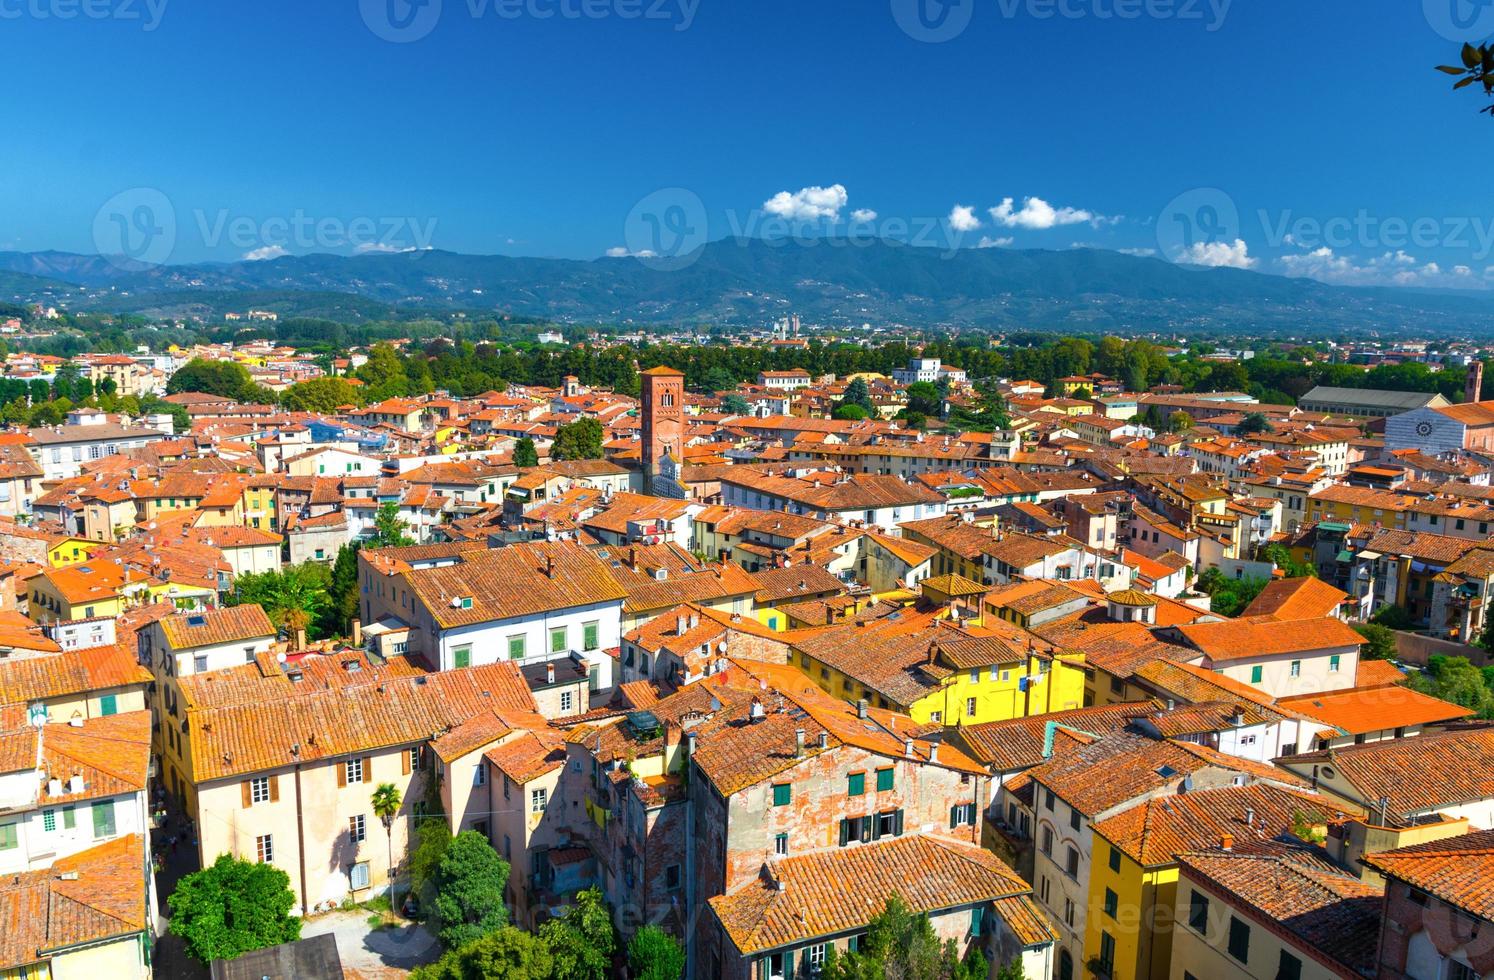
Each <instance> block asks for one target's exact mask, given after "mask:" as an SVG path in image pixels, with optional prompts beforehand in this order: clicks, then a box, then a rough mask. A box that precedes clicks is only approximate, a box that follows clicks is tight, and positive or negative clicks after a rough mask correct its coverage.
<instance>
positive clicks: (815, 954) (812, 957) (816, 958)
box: [804, 943, 830, 973]
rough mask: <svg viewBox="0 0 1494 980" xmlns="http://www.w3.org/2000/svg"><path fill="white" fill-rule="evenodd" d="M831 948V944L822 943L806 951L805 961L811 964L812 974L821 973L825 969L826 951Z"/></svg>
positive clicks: (810, 970)
mask: <svg viewBox="0 0 1494 980" xmlns="http://www.w3.org/2000/svg"><path fill="white" fill-rule="evenodd" d="M829 948H830V944H829V943H820V944H818V945H816V946H811V947H809V948H808V949H807V950H805V951H804V961H805V962H806V963H808V964H809V972H810V973H819V972H820V971H821V970H823V969H824V968H825V950H827V949H829Z"/></svg>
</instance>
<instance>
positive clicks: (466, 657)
mask: <svg viewBox="0 0 1494 980" xmlns="http://www.w3.org/2000/svg"><path fill="white" fill-rule="evenodd" d="M451 659H452V663H453V664H454V665H455V666H457V667H469V666H471V665H472V648H471V647H467V646H463V647H457V648H456V649H455V650H453V651H452V655H451Z"/></svg>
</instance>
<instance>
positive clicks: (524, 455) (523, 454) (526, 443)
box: [514, 436, 540, 466]
mask: <svg viewBox="0 0 1494 980" xmlns="http://www.w3.org/2000/svg"><path fill="white" fill-rule="evenodd" d="M539 462H540V459H539V450H538V449H536V448H534V440H533V439H531V438H529V437H528V436H524V437H523V438H522V439H520V440H519V441H518V442H516V443H514V465H515V466H538V465H539Z"/></svg>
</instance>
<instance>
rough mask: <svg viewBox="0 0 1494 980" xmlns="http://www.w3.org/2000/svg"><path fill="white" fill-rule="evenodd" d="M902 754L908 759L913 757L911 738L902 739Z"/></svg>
mask: <svg viewBox="0 0 1494 980" xmlns="http://www.w3.org/2000/svg"><path fill="white" fill-rule="evenodd" d="M903 755H905V756H907V757H908V758H910V759H911V758H913V740H912V739H911V738H905V739H903Z"/></svg>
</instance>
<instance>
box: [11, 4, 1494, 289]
mask: <svg viewBox="0 0 1494 980" xmlns="http://www.w3.org/2000/svg"><path fill="white" fill-rule="evenodd" d="M87 2H88V3H89V4H90V5H91V6H90V7H88V8H86V9H89V10H91V11H92V12H93V13H94V14H95V15H103V16H85V15H84V14H82V13H79V14H78V15H77V16H73V17H70V18H64V17H62V16H60V15H62V14H66V13H69V12H73V11H77V10H81V9H85V8H82V7H81V6H80V5H81V4H82V3H83V0H0V28H3V29H4V31H5V32H6V33H5V36H6V38H7V40H8V41H9V43H8V44H7V45H6V46H5V49H6V54H7V60H8V68H9V71H10V74H11V77H12V78H13V79H14V80H18V81H15V82H13V86H12V96H11V98H9V99H7V100H6V107H5V110H4V113H5V116H6V121H7V123H8V125H7V126H6V127H5V132H6V136H7V139H6V147H5V150H4V157H5V166H4V167H0V208H3V210H0V214H3V215H4V220H3V222H0V247H3V248H17V249H26V250H36V249H44V248H58V249H64V250H69V251H79V252H95V251H99V250H100V248H102V247H104V246H105V245H107V244H109V243H110V242H111V241H113V240H114V238H111V236H115V237H116V238H117V236H119V235H122V234H130V233H132V232H131V231H130V226H131V225H133V224H135V223H136V222H137V221H139V220H142V219H141V218H140V205H139V202H140V201H142V200H144V201H146V202H147V203H148V204H149V205H150V208H151V210H150V212H149V216H150V217H151V218H152V219H155V220H154V221H153V223H154V224H155V225H159V224H160V222H159V220H158V219H159V216H160V214H161V213H162V212H164V213H165V217H166V219H167V220H169V221H170V222H171V227H172V229H173V230H174V234H173V235H172V236H170V238H171V241H170V248H169V250H168V251H166V252H165V254H157V255H154V256H152V257H153V258H164V259H166V260H169V261H173V262H181V261H195V260H201V259H214V260H229V259H237V258H240V257H243V256H245V255H255V256H273V255H277V254H281V253H282V251H289V252H310V251H338V252H350V251H354V250H357V249H359V248H360V247H361V248H363V249H368V248H384V249H393V248H410V247H424V246H427V245H430V246H434V247H438V248H446V249H452V250H456V251H464V252H483V253H489V252H497V253H507V254H515V255H547V256H567V257H578V258H591V257H596V256H600V255H603V254H604V253H606V252H607V251H608V250H609V249H611V250H614V251H631V252H639V251H642V250H645V249H650V248H651V245H652V244H656V243H658V242H659V241H660V240H659V239H656V238H655V237H654V232H653V228H654V225H653V224H651V223H650V222H653V221H656V220H657V221H661V222H662V225H663V232H662V234H663V236H664V240H662V243H663V244H664V245H666V246H668V245H669V244H670V242H669V241H668V239H671V238H673V239H675V240H676V242H677V241H678V240H680V239H681V238H682V237H688V236H696V237H710V238H718V237H721V236H723V235H725V234H728V233H731V232H733V231H746V232H749V233H760V232H763V231H766V232H768V233H774V232H778V231H783V230H794V231H810V230H817V229H818V230H823V229H825V228H829V227H832V226H834V227H836V228H838V229H839V230H841V231H844V230H845V229H846V228H847V227H848V224H849V223H850V222H851V219H852V215H853V212H857V211H873V212H875V213H876V218H875V219H872V218H869V217H868V216H867V215H866V214H862V215H861V218H862V219H863V220H862V221H861V222H860V224H859V225H858V226H857V227H858V228H859V229H860V232H861V233H865V234H890V235H894V236H902V237H915V238H917V239H919V240H926V241H931V242H934V241H937V242H938V243H939V244H949V243H953V244H956V245H959V246H969V247H975V246H977V245H979V244H981V243H982V242H983V241H984V243H985V244H987V245H995V246H998V247H1001V246H1007V247H1019V248H1024V247H1040V248H1068V247H1072V246H1074V245H1076V244H1091V245H1095V246H1098V247H1105V248H1117V249H1120V248H1125V249H1131V250H1136V251H1142V252H1145V251H1150V252H1153V253H1157V254H1160V255H1161V256H1163V257H1166V258H1169V259H1174V260H1188V261H1195V262H1202V263H1206V264H1226V265H1238V266H1243V267H1250V268H1255V269H1258V270H1260V271H1265V272H1278V273H1290V274H1310V275H1316V276H1318V277H1319V278H1325V279H1329V280H1333V281H1340V282H1402V283H1406V284H1420V285H1446V286H1470V287H1474V286H1482V285H1484V284H1485V283H1486V282H1487V283H1494V272H1488V273H1487V275H1486V270H1489V269H1490V267H1494V195H1491V182H1490V181H1489V180H1488V177H1487V173H1486V171H1485V168H1484V167H1483V166H1482V163H1483V160H1484V159H1485V158H1486V155H1487V151H1488V148H1489V147H1490V146H1491V145H1494V122H1491V121H1490V120H1489V119H1488V118H1487V117H1485V116H1479V115H1477V114H1476V109H1477V108H1478V106H1479V104H1480V103H1479V102H1478V100H1477V97H1476V96H1474V95H1473V94H1472V93H1471V92H1466V91H1465V92H1462V93H1458V94H1454V93H1452V92H1450V91H1449V81H1450V80H1448V79H1446V78H1444V77H1443V76H1439V75H1437V74H1435V73H1434V72H1433V71H1432V70H1431V68H1432V66H1433V65H1434V64H1437V63H1441V62H1448V61H1453V60H1455V59H1456V49H1457V45H1456V44H1455V43H1454V42H1453V41H1452V40H1450V39H1449V36H1448V35H1451V34H1455V33H1457V31H1456V30H1455V29H1454V28H1453V26H1452V23H1451V20H1450V17H1449V15H1450V8H1449V7H1448V5H1450V4H1452V3H1467V2H1468V0H1426V3H1425V4H1423V3H1420V2H1417V0H1411V2H1407V0H1357V2H1351V0H1313V2H1311V3H1302V2H1300V0H1297V2H1287V0H1254V2H1244V0H1237V2H1232V3H1231V2H1227V0H1212V2H1211V0H1063V2H1062V3H1060V2H1059V0H962V2H963V3H964V4H965V5H967V6H964V7H958V6H957V7H953V8H950V9H948V10H946V11H944V12H945V13H946V14H948V16H949V18H950V19H946V20H945V21H943V27H935V28H933V29H931V31H932V33H930V32H929V31H926V30H925V29H924V28H921V27H919V26H918V25H919V23H920V22H919V21H918V20H917V19H916V18H913V17H912V13H916V11H914V9H913V4H915V3H917V2H928V3H933V2H937V0H860V2H855V0H792V2H791V0H584V2H583V0H425V2H426V3H427V4H432V3H438V4H439V7H440V9H439V11H436V10H435V9H434V7H432V6H426V7H424V8H418V9H415V10H414V11H413V12H412V14H411V16H412V17H413V19H412V20H411V21H410V23H411V28H410V31H409V32H407V33H406V34H404V35H400V34H399V33H398V31H397V30H396V29H394V28H393V27H391V24H392V21H391V20H390V19H389V17H390V15H389V13H388V11H389V9H391V8H389V6H388V4H390V3H392V4H393V8H392V9H393V11H394V16H395V17H396V18H399V17H402V16H404V15H405V14H406V13H407V12H409V11H408V10H407V6H406V0H361V2H360V0H316V2H306V0H296V2H292V0H257V2H255V3H253V4H247V3H237V4H236V3H221V2H212V0H149V2H147V0H87ZM500 5H501V11H502V12H501V14H500V12H499V11H500ZM475 9H476V10H479V11H481V13H480V14H479V15H477V16H474V10H475ZM1469 11H1471V13H1470V16H1471V17H1472V18H1473V19H1474V21H1475V26H1474V27H1473V28H1472V29H1471V30H1472V31H1473V32H1474V33H1484V34H1489V33H1494V7H1491V8H1488V9H1487V10H1483V9H1478V8H1469ZM543 13H551V14H552V16H550V17H543V18H542V17H539V16H536V15H537V14H543ZM630 13H641V14H643V16H637V17H628V16H625V14H630ZM925 13H926V14H927V13H928V11H925ZM432 14H436V16H435V17H434V18H433V19H431V15H432ZM1123 14H1133V16H1122V15H1123ZM1136 14H1139V16H1134V15H1136ZM965 21H968V22H967V23H965ZM961 23H964V26H963V29H958V28H959V26H960V24H961ZM370 25H372V26H370ZM901 25H912V26H911V27H910V29H908V30H905V29H904V27H903V26H901ZM381 33H382V34H383V35H385V36H382V37H381V36H380V34H381ZM415 34H418V35H419V36H418V37H412V36H411V35H415ZM945 35H950V36H947V37H946V36H945ZM389 36H395V37H401V38H402V39H401V40H400V41H398V42H396V41H391V40H388V39H386V38H387V37H389ZM666 188H672V189H673V190H667V191H663V193H662V194H660V193H659V192H661V190H663V189H666ZM814 188H821V189H823V191H822V192H815V191H814V190H813V189H814ZM142 189H143V190H142ZM805 189H809V191H808V193H800V192H801V191H804V190H805ZM842 189H843V193H842ZM780 194H781V195H782V196H779V195H780ZM142 195H144V196H143V197H142ZM775 198H776V200H777V203H775V204H774V205H773V206H771V207H769V208H766V209H765V207H764V205H765V203H766V202H770V201H774V200H775ZM1008 198H1010V199H1011V204H1010V206H1009V207H1005V208H1003V207H1002V203H1003V201H1005V200H1006V199H1008ZM1032 198H1035V199H1037V200H1036V201H1035V202H1034V201H1031V200H1029V199H1032ZM163 201H164V202H165V203H164V204H163V203H162V202H163ZM640 201H644V202H646V203H645V204H644V205H643V206H642V209H641V210H640V208H639V206H638V205H639V202H640ZM957 206H963V207H964V208H968V209H969V210H968V211H958V212H957V211H956V210H955V208H956V207H957ZM993 209H994V210H993ZM825 214H830V215H832V218H831V219H826V218H824V217H822V216H823V215H825ZM652 215H657V216H658V217H657V218H655V217H652ZM837 219H838V224H836V223H835V220H837ZM119 222H123V224H119ZM1190 226H1191V227H1192V228H1193V229H1195V230H1194V232H1193V233H1192V234H1191V235H1190V234H1189V233H1188V231H1189V228H1190ZM689 240H694V239H693V237H689ZM676 247H677V245H676Z"/></svg>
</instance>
